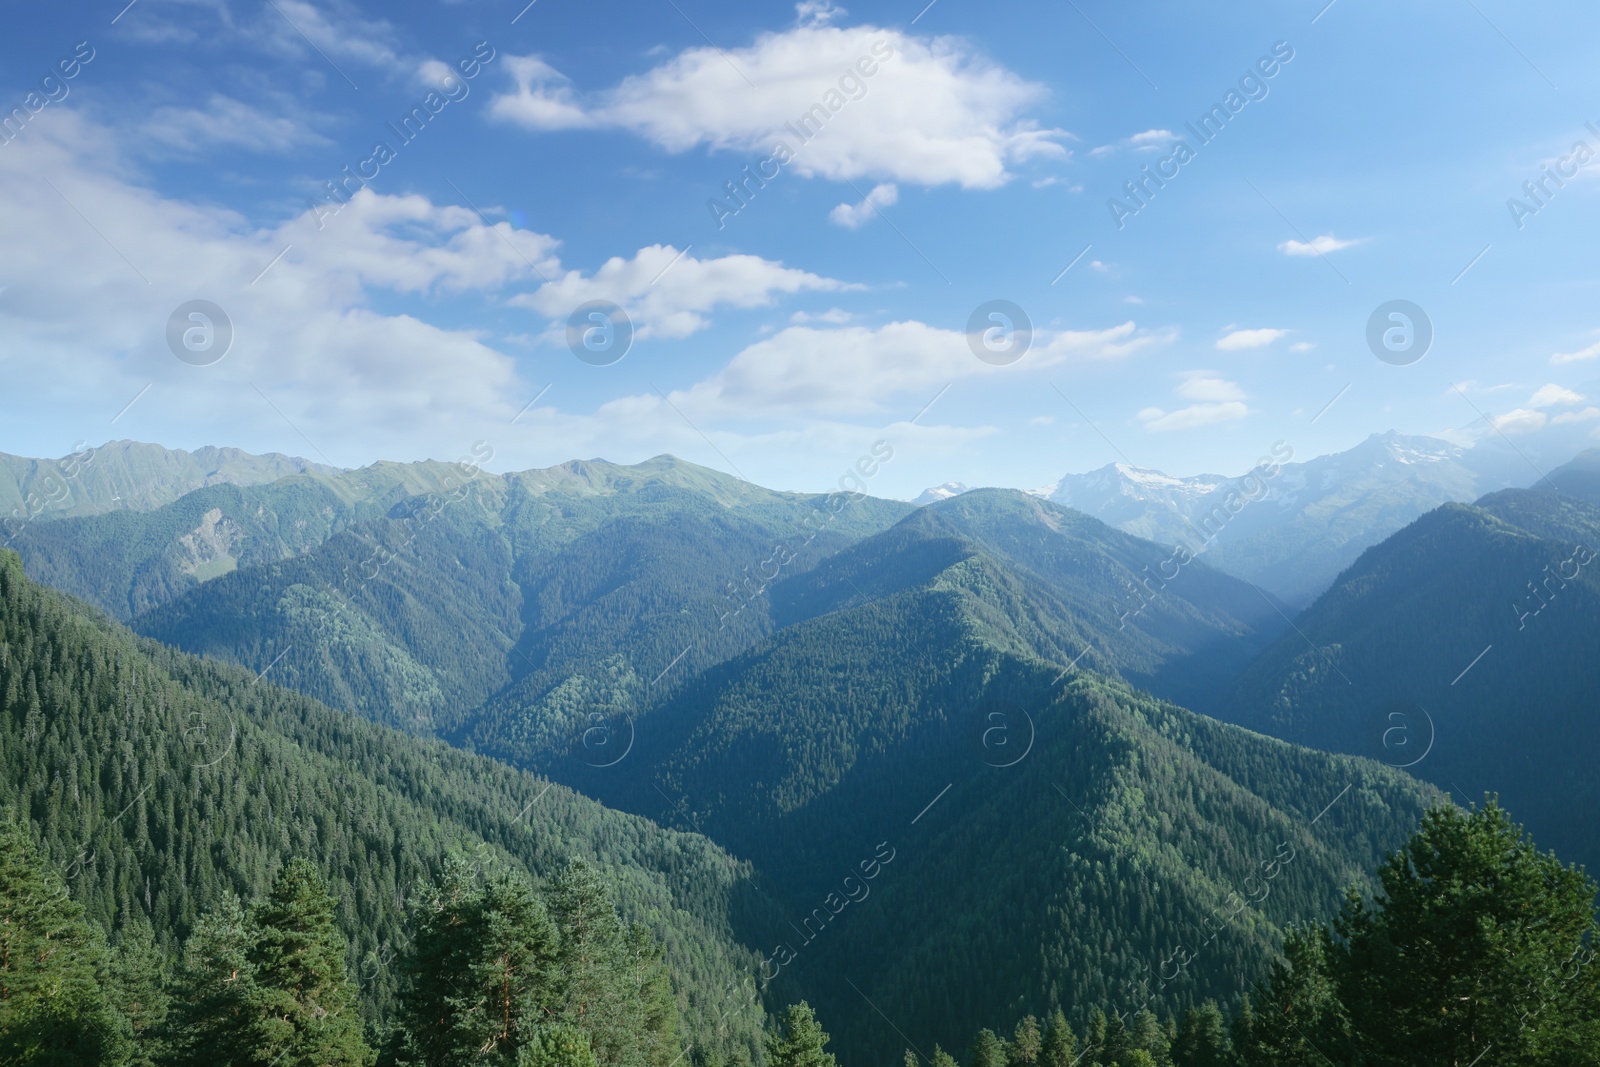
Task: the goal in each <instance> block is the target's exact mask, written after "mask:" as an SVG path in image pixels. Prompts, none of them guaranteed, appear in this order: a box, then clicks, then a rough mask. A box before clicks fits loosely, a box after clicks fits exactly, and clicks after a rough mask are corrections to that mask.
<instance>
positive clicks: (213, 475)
mask: <svg viewBox="0 0 1600 1067" xmlns="http://www.w3.org/2000/svg"><path fill="white" fill-rule="evenodd" d="M307 473H316V474H336V473H338V469H337V468H335V467H328V466H324V465H322V464H319V463H312V462H310V461H309V460H304V459H298V458H296V457H294V456H283V455H279V454H278V453H276V452H269V453H268V454H266V455H263V456H255V455H251V454H250V453H248V452H241V451H240V450H239V449H237V448H200V449H196V450H195V451H193V452H185V451H183V450H182V449H171V448H163V447H161V446H160V445H149V444H141V443H139V442H137V441H109V442H107V443H106V444H103V445H99V446H97V447H89V446H87V445H85V446H83V447H82V448H79V449H78V450H77V451H75V452H72V453H70V454H68V455H66V456H64V457H62V458H60V459H26V458H24V457H22V456H12V455H7V454H6V453H3V452H0V542H3V541H6V540H9V539H10V538H12V537H13V536H15V534H16V533H17V531H18V530H19V529H20V528H21V527H22V526H23V525H25V524H26V523H27V522H29V521H31V520H33V519H37V518H52V519H53V518H61V517H64V516H69V515H99V514H101V513H103V512H107V511H121V510H132V511H150V510H152V509H154V508H158V507H160V506H161V505H163V504H170V503H171V502H172V501H174V500H177V499H178V498H179V497H181V496H183V495H184V494H186V493H190V492H193V491H194V490H196V489H202V488H204V487H206V486H208V485H222V484H228V485H262V484H264V483H267V482H273V481H277V480H278V479H279V478H287V477H289V476H290V475H293V474H307Z"/></svg>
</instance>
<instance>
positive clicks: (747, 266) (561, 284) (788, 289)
mask: <svg viewBox="0 0 1600 1067" xmlns="http://www.w3.org/2000/svg"><path fill="white" fill-rule="evenodd" d="M687 251H688V250H687V249H685V250H684V251H683V252H679V251H678V250H677V249H675V248H673V247H672V246H671V245H651V246H650V247H648V248H641V249H640V250H639V251H638V253H637V254H636V255H635V256H634V257H633V258H632V259H623V258H622V257H620V256H613V257H612V258H611V259H608V260H606V262H605V263H604V264H602V265H601V267H600V269H599V270H597V271H595V272H594V274H592V275H585V274H584V273H583V272H582V271H577V270H572V271H568V272H566V273H565V274H564V275H562V276H560V277H559V278H553V279H552V280H551V282H550V283H549V284H548V285H542V286H540V287H539V288H538V289H536V290H534V291H533V292H532V293H528V294H523V295H521V296H517V297H514V298H513V299H512V300H511V304H512V305H514V306H519V307H531V308H533V309H535V310H537V311H539V312H541V313H543V314H544V315H546V316H548V317H550V318H551V319H557V320H564V319H565V318H566V317H567V316H568V315H569V314H571V313H572V310H573V309H574V308H576V307H577V306H578V305H579V304H582V303H585V302H587V301H590V300H609V301H611V302H612V303H614V304H617V305H620V306H621V307H622V308H623V309H624V310H626V311H627V312H628V315H629V316H630V317H631V318H632V319H633V324H634V326H635V328H636V330H637V336H639V337H640V338H649V337H652V336H655V337H687V336H689V335H690V334H692V333H694V332H696V331H697V330H701V329H704V328H705V327H706V326H708V325H709V322H708V320H707V319H706V313H707V312H709V311H711V310H712V309H713V308H716V307H719V306H722V307H736V308H753V307H763V306H766V305H768V304H771V303H772V302H773V300H774V299H775V298H776V297H777V296H778V295H779V294H783V293H801V292H839V291H841V290H844V289H849V288H852V286H848V285H846V284H845V283H844V282H840V281H835V280H834V279H832V278H823V277H820V276H818V275H815V274H811V273H808V272H806V271H803V270H794V269H791V268H789V267H785V266H784V265H783V264H781V263H775V262H773V261H772V260H768V259H762V258H761V257H760V256H748V255H733V256H722V257H721V258H719V259H696V258H694V257H693V256H691V255H688V254H687ZM856 288H859V287H856Z"/></svg>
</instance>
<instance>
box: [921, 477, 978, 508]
mask: <svg viewBox="0 0 1600 1067" xmlns="http://www.w3.org/2000/svg"><path fill="white" fill-rule="evenodd" d="M970 490H971V486H967V485H963V484H962V483H960V482H945V483H944V484H943V485H936V486H934V487H932V488H931V489H924V490H923V491H922V493H921V495H919V496H918V497H917V498H916V499H915V500H913V501H912V503H913V504H915V505H916V506H917V507H919V508H920V507H926V506H927V505H929V504H937V503H938V502H939V501H941V500H949V499H950V498H951V497H953V496H960V495H961V494H962V493H965V492H969V491H970Z"/></svg>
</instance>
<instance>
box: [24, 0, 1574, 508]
mask: <svg viewBox="0 0 1600 1067" xmlns="http://www.w3.org/2000/svg"><path fill="white" fill-rule="evenodd" d="M123 2H125V0H123ZM123 2H114V3H110V4H104V5H102V4H77V3H69V4H64V5H59V6H57V7H55V8H51V9H45V8H31V9H27V10H24V11H21V12H17V13H13V14H12V16H11V19H10V23H9V25H8V32H7V33H6V34H5V35H4V36H3V39H0V114H3V113H5V112H8V111H12V109H19V110H16V111H14V112H12V119H11V122H10V125H9V127H7V131H6V136H7V138H8V140H7V143H4V144H3V145H0V194H3V201H4V203H6V204H7V209H6V210H5V211H4V212H0V247H3V248H4V249H5V255H4V256H0V376H3V379H4V381H5V388H4V389H3V390H0V420H3V422H0V425H3V428H4V432H3V433H0V450H4V451H8V452H13V453H21V454H30V455H60V454H64V453H66V452H67V451H69V450H70V449H72V448H73V447H74V446H75V445H76V444H77V443H78V442H80V441H86V442H88V443H91V444H93V443H98V442H100V441H104V440H107V439H112V438H122V437H131V438H135V439H140V440H149V441H156V442H159V443H162V444H166V445H169V446H173V447H195V446H199V445H204V444H227V445H235V446H238V447H242V448H246V449H250V450H253V451H266V450H277V451H283V452H290V453H295V454H300V455H307V456H310V457H311V458H314V459H325V460H327V461H329V462H332V463H336V464H338V465H342V466H357V465H362V464H365V463H369V462H372V461H374V460H377V459H416V458H423V457H429V456H432V457H438V458H453V457H455V456H458V455H461V454H465V453H467V452H468V451H469V450H470V449H471V447H472V445H473V443H474V442H477V441H486V442H488V443H489V444H490V445H491V446H492V447H493V448H494V449H495V455H496V460H495V463H494V464H493V466H494V467H496V468H498V469H514V468H522V467H529V466H541V465H548V464H551V463H557V462H561V461H563V460H566V459H571V458H588V457H593V456H603V457H606V458H610V459H615V460H619V461H635V460H638V459H642V458H645V457H648V456H651V455H655V454H658V453H661V452H672V453H675V454H677V455H681V456H684V457H685V458H688V459H692V460H694V461H696V462H700V463H704V464H707V465H709V466H714V467H718V468H720V469H723V470H728V471H731V472H734V473H738V474H740V475H741V476H744V477H747V478H749V479H750V480H752V481H755V482H759V483H762V484H766V485H772V486H776V487H782V488H797V489H823V488H826V487H827V486H828V485H830V484H831V483H833V482H834V481H835V480H836V479H837V477H838V476H839V474H840V473H842V472H843V471H844V470H845V469H846V468H848V467H850V466H851V465H853V464H854V463H855V461H856V459H857V457H858V456H860V455H862V454H865V453H867V452H869V450H870V449H871V447H872V445H873V443H874V442H875V441H878V440H880V439H881V440H884V441H887V442H889V443H890V444H891V445H892V447H893V449H894V459H893V460H892V461H891V462H889V463H887V464H885V465H884V466H883V468H882V470H881V472H880V473H879V474H878V475H877V476H876V477H875V479H874V484H873V485H872V491H873V492H875V493H880V494H883V495H890V496H902V497H909V496H913V495H915V494H916V493H917V492H918V491H919V490H920V489H921V488H923V487H924V486H926V485H929V484H933V483H936V482H943V481H946V480H959V481H963V482H967V483H969V484H975V485H976V484H998V485H1014V486H1021V487H1033V486H1037V485H1041V484H1044V483H1047V482H1050V481H1053V480H1054V479H1055V478H1057V477H1059V476H1060V475H1061V474H1063V473H1066V472H1077V471H1083V470H1088V469H1092V468H1095V467H1098V466H1101V465H1103V464H1105V463H1108V462H1113V461H1118V460H1123V459H1126V460H1128V461H1131V462H1132V463H1135V464H1138V465H1142V466H1150V467H1158V468H1161V469H1164V470H1166V471H1168V472H1170V473H1174V474H1190V473H1197V472H1201V471H1215V472H1221V473H1237V472H1239V471H1242V470H1243V469H1245V468H1247V467H1248V466H1250V465H1251V464H1252V463H1254V462H1255V460H1256V458H1257V457H1258V456H1259V455H1260V454H1261V453H1263V452H1264V451H1265V450H1266V449H1267V447H1268V446H1269V445H1270V444H1271V443H1272V442H1274V441H1277V440H1284V441H1287V442H1289V443H1290V444H1292V446H1293V447H1294V448H1295V451H1296V455H1297V456H1299V457H1302V458H1304V457H1309V456H1312V455H1315V454H1319V453H1323V452H1329V451H1335V450H1340V449H1343V448H1348V447H1350V446H1351V445H1353V444H1355V443H1357V442H1359V441H1360V440H1362V439H1363V438H1364V437H1366V436H1367V435H1368V434H1370V433H1374V432H1380V431H1384V430H1389V429H1398V430H1401V431H1404V432H1408V433H1426V434H1435V435H1447V436H1450V437H1452V438H1453V439H1456V440H1459V441H1461V442H1463V443H1466V442H1471V441H1474V440H1477V439H1480V438H1481V437H1483V436H1484V435H1488V434H1493V435H1496V436H1497V437H1498V436H1500V435H1504V436H1505V437H1508V438H1509V439H1510V440H1511V441H1512V442H1513V443H1515V444H1516V445H1517V447H1518V448H1519V449H1522V450H1523V451H1524V452H1526V454H1527V455H1528V457H1529V459H1530V462H1531V463H1532V464H1534V465H1535V466H1539V467H1547V466H1551V465H1555V464H1557V463H1560V462H1562V461H1564V460H1565V459H1567V458H1569V457H1570V455H1571V454H1572V453H1573V452H1574V451H1576V450H1578V449H1581V448H1585V447H1591V446H1593V445H1595V444H1596V443H1597V442H1596V441H1595V439H1594V432H1595V430H1596V429H1597V428H1600V375H1597V373H1596V368H1597V367H1600V310H1597V308H1600V301H1597V300H1596V288H1597V284H1596V283H1597V271H1600V268H1597V267H1596V263H1595V259H1594V256H1593V254H1592V238H1591V236H1590V235H1592V234H1593V233H1594V232H1595V225H1596V223H1597V222H1600V196H1597V191H1600V181H1597V180H1596V178H1597V176H1600V92H1597V89H1600V85H1597V82H1600V71H1597V70H1596V69H1595V66H1594V64H1593V62H1592V58H1591V56H1590V55H1588V54H1586V53H1587V51H1588V49H1586V45H1588V44H1589V43H1590V42H1592V41H1593V40H1594V39H1595V31H1596V30H1597V29H1600V17H1597V15H1596V13H1595V12H1594V10H1593V9H1592V7H1588V8H1586V7H1581V6H1579V5H1578V4H1576V3H1555V4H1550V5H1544V6H1542V7H1541V8H1540V9H1539V10H1538V11H1537V12H1531V11H1529V10H1526V9H1523V8H1519V7H1517V6H1515V5H1512V4H1510V3H1507V2H1500V0H1455V2H1423V3H1418V4H1412V5H1405V6H1404V7H1403V8H1402V7H1398V6H1393V5H1377V4H1373V3H1370V2H1364V0H1336V2H1335V3H1333V4H1332V5H1331V6H1327V7H1324V2H1323V0H1317V2H1314V3H1309V4H1301V3H1294V4H1273V5H1267V4H1249V3H1247V4H1230V5H1192V4H1189V5H1185V4H1151V5H1142V6H1138V7H1130V6H1126V5H1113V4H1105V3H1098V2H1090V0H1077V2H1067V3H1063V4H1051V5H1044V4H1036V3H1022V4H1012V5H1002V6H999V7H996V6H994V5H975V4H971V3H969V2H965V0H936V2H935V3H933V4H932V5H931V6H928V7H926V8H924V7H923V6H922V4H921V3H918V2H913V3H908V4H900V3H851V4H848V5H847V6H843V7H841V6H838V5H830V4H827V3H822V2H816V0H813V2H810V3H806V4H802V5H800V6H799V7H795V6H793V5H790V4H726V3H710V2H705V0H638V2H636V3H632V4H628V5H626V6H624V5H616V4H609V3H586V4H578V3H573V2H571V0H537V2H536V3H534V4H532V5H531V6H529V7H527V8H524V7H523V4H522V3H521V2H517V0H513V2H510V3H504V4H502V3H498V2H496V3H485V2H478V0H461V2H456V3H444V2H440V3H398V4H387V5H376V4H357V3H348V2H343V0H340V2H330V0H275V2H268V3H261V4H258V3H254V2H250V3H233V2H226V0H135V3H134V4H133V5H131V6H130V7H127V8H123ZM80 42H87V44H86V45H83V44H80ZM91 53H92V58H91V59H89V60H88V61H87V62H83V61H82V57H84V56H87V55H90V54H91ZM75 56H76V58H75ZM484 57H492V58H487V59H485V58H484ZM1286 57H1287V58H1286ZM463 64H465V66H463ZM868 70H870V71H871V73H870V74H868V73H866V72H867V71H868ZM52 71H54V72H55V73H56V79H57V80H51V81H45V82H42V81H41V79H44V78H45V76H46V75H47V74H48V73H50V72H52ZM67 71H70V72H71V73H72V76H71V77H70V78H63V77H61V75H62V74H63V73H64V72H67ZM1267 71H1270V74H1268V73H1265V72H1267ZM466 73H470V74H471V76H470V77H466V76H464V75H465V74H466ZM1230 92H1233V93H1235V94H1236V95H1235V96H1233V97H1231V98H1230V97H1229V96H1228V94H1229V93H1230ZM30 94H33V95H30ZM430 94H433V95H431V96H430ZM813 106H816V107H817V108H819V110H818V111H816V112H814V114H817V115H825V116H826V120H825V121H822V120H817V122H816V125H817V127H819V128H818V129H816V130H815V132H814V133H812V134H811V135H810V136H809V137H808V139H806V140H805V141H803V142H802V141H801V140H800V139H799V138H798V137H797V136H796V135H795V133H794V131H793V130H790V129H788V128H787V127H786V123H788V124H792V123H793V122H794V121H795V120H797V119H798V118H799V117H800V116H802V115H804V114H806V113H807V112H808V110H809V109H811V108H812V107H813ZM1214 106H1216V107H1219V108H1220V109H1221V110H1220V111H1219V112H1218V114H1219V115H1221V116H1224V117H1225V118H1226V121H1225V123H1221V130H1220V132H1218V133H1215V136H1213V137H1212V138H1211V139H1210V140H1209V141H1202V140H1201V139H1200V138H1198V137H1197V136H1196V135H1195V134H1194V133H1193V132H1192V131H1191V130H1190V129H1189V128H1188V127H1187V126H1186V123H1194V124H1198V122H1199V120H1200V118H1201V116H1203V115H1205V114H1207V113H1208V112H1211V110H1212V108H1213V107H1214ZM414 108H419V109H421V111H420V112H419V114H423V115H426V116H427V119H426V121H425V122H421V121H416V120H414V125H417V126H419V127H420V132H418V133H416V134H415V135H414V136H413V137H412V138H411V139H410V140H409V141H406V140H403V139H402V138H401V137H400V136H399V135H398V133H397V131H396V129H395V128H394V127H395V126H398V125H399V123H400V120H401V118H402V116H405V115H406V114H408V113H411V112H412V110H413V109H414ZM1214 122H1215V120H1214ZM1586 123H1592V124H1594V129H1592V130H1591V129H1590V128H1589V127H1588V126H1586ZM391 124H393V125H391ZM380 141H381V142H383V143H384V144H385V145H386V147H387V151H386V152H385V153H383V154H382V155H381V157H380V155H379V154H377V153H375V146H376V144H377V142H380ZM1179 141H1182V142H1184V148H1183V150H1182V151H1181V153H1180V149H1179V145H1178V142H1179ZM779 142H783V143H784V146H785V149H784V151H783V152H781V153H779V152H776V151H775V150H776V146H777V145H778V143H779ZM1580 143H1581V144H1582V145H1584V146H1585V147H1584V149H1583V150H1582V151H1577V150H1575V146H1577V145H1579V144H1580ZM1591 153H1593V154H1594V156H1595V158H1594V159H1593V160H1590V158H1589V156H1590V154H1591ZM1180 154H1181V156H1182V158H1181V161H1180V159H1179V156H1180ZM747 165H748V166H749V167H750V168H751V170H752V171H754V172H756V173H764V174H766V175H768V176H769V180H767V181H766V182H765V184H764V185H760V186H757V184H756V183H755V182H753V181H751V182H748V183H747V184H746V186H745V188H746V189H747V190H749V191H751V195H749V196H748V197H747V198H746V202H745V203H743V204H737V203H735V202H734V201H733V200H731V199H729V198H728V196H727V195H726V192H725V183H727V182H729V181H731V180H736V179H742V178H743V175H744V173H745V172H744V168H745V167H746V166H747ZM346 167H348V168H350V170H351V171H352V172H357V171H361V170H362V169H363V168H366V170H365V172H366V174H368V175H369V176H371V177H370V180H367V181H365V183H364V186H362V187H359V191H358V192H356V193H355V194H354V195H353V196H351V197H350V198H349V201H348V203H347V204H339V203H337V202H335V201H332V200H329V199H328V197H327V191H326V183H328V182H329V181H332V180H337V179H340V178H341V177H342V176H343V173H344V168H346ZM1146 167H1149V168H1151V169H1152V170H1154V171H1157V172H1164V173H1166V174H1167V175H1168V178H1167V179H1165V184H1163V185H1162V186H1161V187H1159V188H1157V187H1156V186H1155V184H1154V183H1153V182H1152V183H1147V184H1146V186H1145V188H1146V190H1147V191H1149V190H1154V191H1153V194H1151V195H1148V196H1147V198H1146V199H1145V202H1143V203H1138V202H1136V201H1134V200H1132V199H1130V198H1129V197H1128V196H1127V195H1126V194H1125V193H1124V183H1126V182H1128V181H1130V180H1142V179H1143V178H1144V175H1145V173H1146V171H1145V170H1144V168H1146ZM1551 169H1554V170H1555V171H1556V172H1557V173H1558V174H1559V173H1563V172H1564V173H1566V174H1567V175H1568V177H1566V178H1564V179H1562V180H1561V182H1560V183H1559V184H1557V182H1556V180H1555V179H1553V178H1550V177H1548V174H1549V173H1550V172H1551ZM1529 182H1533V183H1539V182H1542V183H1543V187H1542V189H1541V188H1540V187H1539V186H1537V185H1535V186H1534V189H1535V191H1536V192H1537V193H1538V194H1539V195H1538V197H1537V198H1536V199H1535V198H1534V197H1532V196H1530V195H1529V194H1528V193H1527V192H1526V191H1525V187H1524V183H1529ZM348 188H349V189H357V188H358V183H357V182H355V181H353V180H352V181H350V182H349V183H348ZM1513 197H1516V198H1519V200H1520V201H1521V203H1522V205H1523V207H1522V209H1521V210H1520V211H1519V212H1517V215H1519V216H1520V217H1516V216H1514V213H1513V210H1512V208H1511V206H1510V205H1509V204H1508V201H1509V200H1510V199H1511V198H1513ZM713 198H720V201H721V204H722V208H721V209H720V210H719V209H718V208H717V207H716V206H715V205H714V204H713V203H712V201H713ZM1113 198H1117V199H1118V200H1120V202H1121V204H1122V209H1121V210H1117V209H1115V208H1114V206H1113V205H1112V203H1111V201H1112V200H1113ZM735 207H737V211H735V210H733V209H734V208H735ZM1135 207H1136V208H1137V211H1133V210H1132V209H1133V208H1135ZM335 208H337V209H338V210H334V209H335ZM1535 208H1536V209H1537V210H1534V209H1535ZM1119 216H1120V219H1119ZM1119 221H1120V223H1121V225H1120V226H1119ZM1069 265H1070V269H1067V268H1068V267H1069ZM1394 299H1404V300H1408V301H1411V302H1412V303H1414V304H1415V305H1417V306H1418V307H1420V308H1422V309H1423V311H1424V313H1425V314H1426V316H1427V318H1428V320H1429V321H1430V322H1431V326H1432V330H1433V335H1434V336H1433V341H1432V345H1431V348H1430V349H1429V351H1428V352H1427V354H1426V356H1425V357H1424V358H1422V359H1421V360H1420V361H1416V362H1411V363H1408V364H1405V365H1392V364H1391V363H1387V362H1383V361H1380V360H1379V359H1378V358H1376V357H1375V355H1374V353H1373V352H1372V351H1371V350H1370V349H1369V346H1368V342H1367V339H1366V335H1367V327H1368V320H1369V318H1370V316H1371V315H1372V313H1373V312H1374V309H1376V308H1378V307H1379V305H1382V304H1384V303H1385V302H1387V301H1390V300H1394ZM193 300H205V301H209V302H211V303H213V304H215V305H217V306H218V307H220V308H221V309H222V310H223V312H224V313H225V314H226V316H227V318H228V321H229V322H230V323H231V326H232V331H233V337H232V342H231V347H230V348H229V350H228V352H227V354H226V355H225V357H224V358H222V359H221V360H219V361H216V362H212V363H207V362H206V361H205V360H204V359H193V360H189V361H184V360H180V359H178V358H175V356H174V353H173V352H172V351H171V350H170V349H169V343H168V340H167V333H168V320H169V318H170V317H171V316H172V315H173V313H174V311H175V310H176V309H178V308H179V307H180V306H181V305H184V304H186V303H187V302H189V301H193ZM595 300H604V301H610V302H611V303H614V304H616V305H618V306H620V307H621V308H623V309H624V311H625V312H626V314H627V315H628V319H629V322H630V323H631V329H632V332H633V342H632V345H631V348H630V349H629V350H628V351H627V353H626V355H625V357H624V358H622V359H620V360H618V361H616V362H607V360H606V359H604V358H601V359H591V360H590V361H588V362H586V361H584V360H580V359H579V358H577V356H575V355H574V353H573V352H572V351H571V350H569V347H568V343H567V340H568V331H567V329H566V325H567V321H568V318H569V316H570V315H571V314H572V313H573V311H574V310H575V309H577V308H579V307H580V306H582V305H585V304H587V303H589V302H591V301H595ZM992 300H1005V301H1009V302H1010V303H1011V304H1014V305H1016V306H1017V307H1020V308H1021V309H1022V310H1023V312H1024V313H1025V314H1026V315H1027V317H1028V319H1029V320H1030V321H1031V324H1032V335H1031V339H1030V347H1029V348H1028V349H1027V351H1026V352H1025V354H1023V355H1022V357H1021V358H1020V359H1019V360H1017V361H1015V362H1011V363H1007V364H1005V365H995V364H994V363H993V362H985V361H984V360H980V359H979V358H977V356H976V355H975V354H974V352H973V350H972V344H973V343H974V341H975V338H973V337H971V336H969V335H968V332H967V331H968V326H969V319H970V317H971V316H972V314H973V312H974V310H975V309H977V308H979V306H980V305H983V304H985V303H986V302H988V301H992ZM181 332H182V326H181V325H180V327H179V333H181ZM197 336H199V337H200V338H201V340H199V341H198V342H196V343H198V344H201V345H202V347H203V345H204V343H205V342H204V335H203V334H202V335H197ZM1001 339H1002V340H1003V339H1004V335H1002V337H1001ZM1014 340H1015V339H1014V338H1013V341H1014ZM213 343H214V342H213ZM979 347H980V348H981V345H980V346H979ZM1013 351H1014V349H1013ZM1001 362H1003V361H1001ZM196 363H202V364H205V365H196ZM597 364H604V365H597ZM935 397H937V400H936V402H934V403H933V404H932V406H931V407H929V406H928V405H929V402H930V401H933V400H934V398H935ZM135 398H137V399H135ZM1335 398H1337V399H1335ZM130 400H132V401H133V403H132V405H131V406H129V402H130ZM1330 401H1332V405H1331V406H1328V405H1329V404H1330ZM530 403H531V406H530ZM113 419H115V421H113ZM913 420H915V421H913ZM1533 477H1534V474H1533V471H1532V470H1531V469H1530V472H1529V480H1530V481H1531V480H1532V479H1533Z"/></svg>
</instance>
